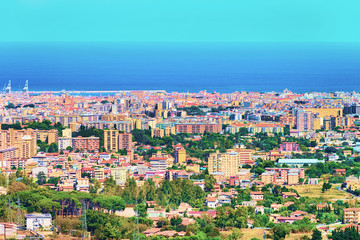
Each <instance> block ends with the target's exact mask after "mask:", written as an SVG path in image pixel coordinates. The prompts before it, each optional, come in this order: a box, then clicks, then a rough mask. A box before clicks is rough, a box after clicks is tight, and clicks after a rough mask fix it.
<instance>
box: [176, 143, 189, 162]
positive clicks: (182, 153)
mask: <svg viewBox="0 0 360 240" xmlns="http://www.w3.org/2000/svg"><path fill="white" fill-rule="evenodd" d="M174 154H175V163H179V164H184V163H186V150H185V148H183V147H182V146H181V145H180V146H176V147H175V152H174Z"/></svg>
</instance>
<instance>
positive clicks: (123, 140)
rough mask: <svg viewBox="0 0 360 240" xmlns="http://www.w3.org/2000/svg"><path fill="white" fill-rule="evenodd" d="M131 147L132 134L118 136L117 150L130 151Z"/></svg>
mask: <svg viewBox="0 0 360 240" xmlns="http://www.w3.org/2000/svg"><path fill="white" fill-rule="evenodd" d="M132 146H133V141H132V134H131V133H120V134H119V149H126V150H131V149H132Z"/></svg>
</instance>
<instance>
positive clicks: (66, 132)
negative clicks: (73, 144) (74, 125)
mask: <svg viewBox="0 0 360 240" xmlns="http://www.w3.org/2000/svg"><path fill="white" fill-rule="evenodd" d="M62 137H64V138H71V137H72V131H71V128H65V129H64V130H62Z"/></svg>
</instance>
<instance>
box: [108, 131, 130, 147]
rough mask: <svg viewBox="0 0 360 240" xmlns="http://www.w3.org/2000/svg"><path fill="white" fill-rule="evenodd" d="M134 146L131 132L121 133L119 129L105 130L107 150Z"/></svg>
mask: <svg viewBox="0 0 360 240" xmlns="http://www.w3.org/2000/svg"><path fill="white" fill-rule="evenodd" d="M132 147H133V141H132V134H131V133H119V131H118V130H104V148H105V150H106V151H111V152H118V151H119V149H126V150H131V149H132Z"/></svg>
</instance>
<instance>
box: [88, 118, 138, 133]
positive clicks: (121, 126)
mask: <svg viewBox="0 0 360 240" xmlns="http://www.w3.org/2000/svg"><path fill="white" fill-rule="evenodd" d="M82 125H84V126H85V127H88V128H89V127H94V128H97V129H113V130H115V129H116V130H118V131H122V132H127V133H130V132H131V131H132V130H133V129H134V125H135V124H134V123H133V121H130V120H127V121H84V122H82Z"/></svg>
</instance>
